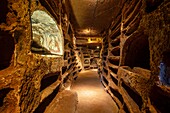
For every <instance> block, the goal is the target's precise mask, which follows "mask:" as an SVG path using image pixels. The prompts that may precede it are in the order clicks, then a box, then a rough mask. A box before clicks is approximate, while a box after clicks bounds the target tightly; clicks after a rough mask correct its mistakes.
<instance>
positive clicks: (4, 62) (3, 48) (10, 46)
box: [0, 31, 15, 70]
mask: <svg viewBox="0 0 170 113" xmlns="http://www.w3.org/2000/svg"><path fill="white" fill-rule="evenodd" d="M14 46H15V44H14V38H13V37H12V36H11V35H10V34H9V33H8V32H5V31H0V70H2V69H5V68H7V67H9V65H10V62H11V59H12V55H13V53H14Z"/></svg>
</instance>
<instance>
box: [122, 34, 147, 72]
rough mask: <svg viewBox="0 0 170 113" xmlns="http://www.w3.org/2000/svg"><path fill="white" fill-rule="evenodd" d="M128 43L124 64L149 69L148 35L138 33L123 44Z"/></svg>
mask: <svg viewBox="0 0 170 113" xmlns="http://www.w3.org/2000/svg"><path fill="white" fill-rule="evenodd" d="M127 45H129V47H128V50H127V51H126V53H127V54H126V56H125V66H129V67H131V68H133V67H141V68H144V69H148V70H149V69H150V61H149V60H150V53H149V41H148V36H146V35H143V34H139V35H138V37H137V38H134V39H133V41H131V42H130V41H127V42H126V44H125V46H127Z"/></svg>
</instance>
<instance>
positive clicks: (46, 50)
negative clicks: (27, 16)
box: [31, 10, 63, 55]
mask: <svg viewBox="0 0 170 113" xmlns="http://www.w3.org/2000/svg"><path fill="white" fill-rule="evenodd" d="M31 22H32V34H33V42H32V47H31V50H32V51H33V52H35V53H40V54H56V55H63V34H62V30H60V29H59V28H58V26H57V24H56V22H55V21H54V20H53V18H51V17H50V16H49V15H48V14H47V13H46V12H44V11H41V10H36V11H34V12H33V14H32V16H31Z"/></svg>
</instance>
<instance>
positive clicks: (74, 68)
mask: <svg viewBox="0 0 170 113" xmlns="http://www.w3.org/2000/svg"><path fill="white" fill-rule="evenodd" d="M65 32H66V33H65V38H64V66H63V67H62V74H63V75H62V80H63V84H64V86H65V87H68V86H69V85H71V81H72V79H74V78H77V74H78V73H79V72H80V71H81V66H80V65H79V63H78V61H79V60H78V56H77V55H76V52H75V46H74V44H73V41H74V32H73V29H72V26H71V24H70V23H68V27H67V29H66V31H65Z"/></svg>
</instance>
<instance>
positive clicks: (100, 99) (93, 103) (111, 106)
mask: <svg viewBox="0 0 170 113" xmlns="http://www.w3.org/2000/svg"><path fill="white" fill-rule="evenodd" d="M71 90H72V91H75V92H76V93H77V96H78V105H77V110H76V113H117V112H118V108H117V106H116V104H115V102H114V101H113V100H112V98H111V96H110V95H109V94H108V93H107V92H106V91H105V90H104V87H103V85H102V84H101V82H100V79H99V75H98V74H97V70H95V69H92V70H86V71H82V72H80V73H79V75H78V78H77V79H76V81H74V82H73V84H72V87H71Z"/></svg>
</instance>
